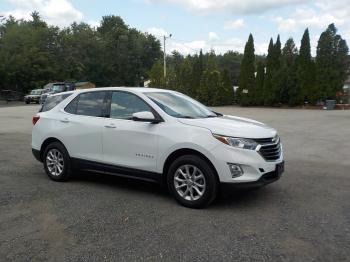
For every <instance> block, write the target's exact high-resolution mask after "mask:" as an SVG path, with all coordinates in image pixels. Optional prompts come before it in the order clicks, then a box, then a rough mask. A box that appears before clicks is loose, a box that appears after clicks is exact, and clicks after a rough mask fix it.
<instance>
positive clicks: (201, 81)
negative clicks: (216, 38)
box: [149, 50, 243, 106]
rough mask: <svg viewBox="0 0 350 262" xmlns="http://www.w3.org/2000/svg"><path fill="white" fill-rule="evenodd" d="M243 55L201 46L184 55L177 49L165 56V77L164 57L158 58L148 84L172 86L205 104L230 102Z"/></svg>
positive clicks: (228, 103) (161, 86) (226, 103)
mask: <svg viewBox="0 0 350 262" xmlns="http://www.w3.org/2000/svg"><path fill="white" fill-rule="evenodd" d="M242 58H243V55H242V54H240V53H238V52H232V51H229V52H227V53H225V54H223V55H216V54H215V52H214V51H210V52H208V53H205V54H204V53H203V52H202V50H201V51H200V52H199V54H195V55H187V56H185V57H184V56H183V55H181V54H180V53H179V52H177V51H174V52H173V53H172V54H171V55H167V58H166V59H167V74H166V78H164V73H163V61H162V59H159V60H158V61H157V62H156V63H155V64H154V65H153V66H152V68H151V70H150V72H149V79H150V83H149V86H150V87H160V88H168V89H173V90H176V91H179V92H182V93H185V94H187V95H189V96H191V97H193V98H195V99H197V100H199V101H201V102H202V103H204V104H206V105H211V106H215V105H230V104H232V103H233V85H237V84H238V77H239V70H240V64H241V60H242Z"/></svg>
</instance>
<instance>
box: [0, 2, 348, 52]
mask: <svg viewBox="0 0 350 262" xmlns="http://www.w3.org/2000/svg"><path fill="white" fill-rule="evenodd" d="M34 10H36V11H38V12H39V13H40V15H41V16H42V17H43V18H44V19H45V21H46V22H48V23H49V24H51V25H57V26H60V27H65V26H69V25H70V24H71V23H72V22H73V21H76V22H86V23H89V24H91V25H92V26H98V24H99V21H100V20H101V18H102V16H105V15H118V16H120V17H122V18H123V20H124V21H125V23H126V24H128V25H130V26H131V27H135V28H137V29H138V30H140V31H143V32H148V33H151V34H154V35H155V36H156V37H158V38H159V39H162V37H163V35H167V36H169V35H170V34H172V37H171V38H169V39H167V41H166V48H167V53H170V52H172V51H173V50H177V51H179V52H180V53H182V54H184V55H187V54H193V53H198V52H199V50H200V49H203V51H205V52H206V51H209V50H211V49H213V50H214V51H215V52H216V53H217V54H218V53H225V52H226V51H228V50H233V51H238V52H243V50H244V45H245V42H246V41H247V39H248V36H249V33H252V34H253V37H254V41H255V52H256V53H257V54H266V52H267V47H268V43H269V41H270V38H271V37H273V39H274V40H276V37H277V35H278V34H280V36H281V41H282V44H283V43H284V42H285V41H286V40H287V39H288V38H289V37H293V38H294V40H295V42H296V45H297V46H299V45H300V39H301V37H302V34H303V32H304V30H305V28H307V27H308V28H309V30H310V38H311V45H312V52H313V54H315V50H316V46H317V41H318V38H319V36H320V34H321V32H322V31H324V30H325V28H326V27H327V25H328V24H330V23H335V25H336V27H337V28H338V30H339V33H340V34H341V35H342V36H343V38H345V39H346V40H347V42H348V43H349V42H350V22H349V19H350V0H129V1H126V0H125V1H123V0H109V1H107V0H85V1H84V0H1V1H0V15H3V16H9V15H12V16H14V17H16V18H25V19H29V18H30V13H31V12H32V11H34Z"/></svg>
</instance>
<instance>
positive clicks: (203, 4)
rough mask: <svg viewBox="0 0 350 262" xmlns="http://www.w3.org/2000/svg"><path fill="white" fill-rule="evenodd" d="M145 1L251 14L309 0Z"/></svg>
mask: <svg viewBox="0 0 350 262" xmlns="http://www.w3.org/2000/svg"><path fill="white" fill-rule="evenodd" d="M147 2H151V3H171V4H176V5H180V6H183V7H185V8H187V9H190V10H193V11H197V12H201V13H210V12H217V11H228V12H230V13H232V14H252V13H261V12H264V11H267V10H272V9H277V8H281V7H285V6H289V5H294V4H300V3H305V2H311V0H259V1H256V0H244V1H242V0H147Z"/></svg>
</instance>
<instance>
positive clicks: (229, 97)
mask: <svg viewBox="0 0 350 262" xmlns="http://www.w3.org/2000/svg"><path fill="white" fill-rule="evenodd" d="M232 102H233V89H232V83H231V79H230V74H229V72H228V70H226V69H225V70H224V71H223V72H222V74H221V79H220V85H219V86H218V89H217V90H216V94H215V95H214V103H213V104H214V105H231V104H232Z"/></svg>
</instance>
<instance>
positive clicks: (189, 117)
mask: <svg viewBox="0 0 350 262" xmlns="http://www.w3.org/2000/svg"><path fill="white" fill-rule="evenodd" d="M178 118H188V119H194V117H192V116H178Z"/></svg>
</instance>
